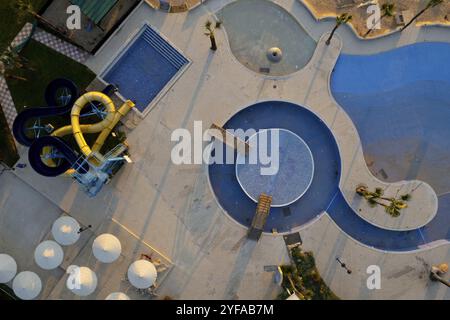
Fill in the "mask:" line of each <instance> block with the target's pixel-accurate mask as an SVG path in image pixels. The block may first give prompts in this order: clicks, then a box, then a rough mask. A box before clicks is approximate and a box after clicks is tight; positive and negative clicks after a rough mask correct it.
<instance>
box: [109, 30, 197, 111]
mask: <svg viewBox="0 0 450 320" xmlns="http://www.w3.org/2000/svg"><path fill="white" fill-rule="evenodd" d="M188 63H189V60H188V59H186V58H185V57H184V56H183V55H182V54H181V53H180V52H179V51H178V50H177V49H175V48H174V47H173V46H172V45H171V44H170V43H168V42H167V41H166V40H165V39H164V38H163V37H162V36H161V35H160V34H158V32H156V31H155V30H154V29H153V28H151V27H150V26H148V25H145V26H144V27H143V29H142V30H141V31H140V32H139V33H138V35H137V36H136V38H135V39H134V40H133V41H132V43H131V44H130V45H129V46H128V47H127V48H126V49H125V50H124V52H123V54H122V55H120V56H119V58H118V59H116V60H115V61H114V62H113V63H112V65H111V66H110V67H109V68H108V70H107V71H106V73H105V74H104V76H103V79H104V80H105V81H106V82H108V83H111V84H114V85H116V86H117V87H118V88H119V92H120V94H121V95H122V96H123V97H124V98H126V99H129V100H133V101H134V102H135V103H136V107H137V109H138V110H139V111H140V112H144V111H145V109H146V108H147V107H148V106H149V105H150V103H151V102H152V101H153V99H155V97H157V96H158V94H159V93H160V92H161V91H163V90H164V88H165V87H166V86H167V85H168V84H169V82H170V81H171V80H172V79H173V78H174V77H175V76H176V75H177V74H178V72H180V70H182V69H183V68H185V67H186V66H187V65H188Z"/></svg>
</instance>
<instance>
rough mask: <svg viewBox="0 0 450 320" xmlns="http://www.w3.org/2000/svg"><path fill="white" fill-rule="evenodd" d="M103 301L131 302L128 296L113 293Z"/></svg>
mask: <svg viewBox="0 0 450 320" xmlns="http://www.w3.org/2000/svg"><path fill="white" fill-rule="evenodd" d="M105 300H131V299H130V297H129V296H127V295H126V294H125V293H122V292H113V293H111V294H110V295H109V296H107V297H106V299H105Z"/></svg>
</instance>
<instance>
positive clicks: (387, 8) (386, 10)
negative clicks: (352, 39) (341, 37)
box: [364, 2, 395, 38]
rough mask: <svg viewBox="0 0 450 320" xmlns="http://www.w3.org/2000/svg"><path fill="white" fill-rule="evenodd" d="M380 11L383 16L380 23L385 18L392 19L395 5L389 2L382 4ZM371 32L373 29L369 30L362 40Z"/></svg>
mask: <svg viewBox="0 0 450 320" xmlns="http://www.w3.org/2000/svg"><path fill="white" fill-rule="evenodd" d="M381 11H382V12H383V14H382V15H381V17H380V21H381V20H383V19H384V18H386V17H393V16H394V15H395V4H393V3H389V2H388V3H385V4H383V5H382V6H381ZM373 30H374V28H370V29H369V30H368V31H367V32H366V34H365V35H364V38H365V37H367V36H368V35H369V34H370V33H371V32H372V31H373Z"/></svg>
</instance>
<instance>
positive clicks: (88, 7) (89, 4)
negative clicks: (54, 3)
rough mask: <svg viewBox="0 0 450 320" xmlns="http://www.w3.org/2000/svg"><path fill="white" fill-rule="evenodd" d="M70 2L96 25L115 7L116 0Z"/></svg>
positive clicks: (77, 0) (75, 0)
mask: <svg viewBox="0 0 450 320" xmlns="http://www.w3.org/2000/svg"><path fill="white" fill-rule="evenodd" d="M70 2H71V3H72V4H74V5H77V6H79V7H80V9H81V12H83V14H85V15H86V16H88V17H89V19H91V20H92V21H93V22H94V23H95V24H98V23H99V22H100V21H101V20H102V19H103V18H104V17H105V16H106V15H107V14H108V12H109V11H110V10H111V9H112V7H114V6H115V4H116V3H117V0H70Z"/></svg>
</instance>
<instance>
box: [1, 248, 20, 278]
mask: <svg viewBox="0 0 450 320" xmlns="http://www.w3.org/2000/svg"><path fill="white" fill-rule="evenodd" d="M16 273H17V263H16V261H15V260H14V258H13V257H11V256H10V255H7V254H0V283H7V282H10V281H11V280H12V279H13V278H14V276H15V275H16Z"/></svg>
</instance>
